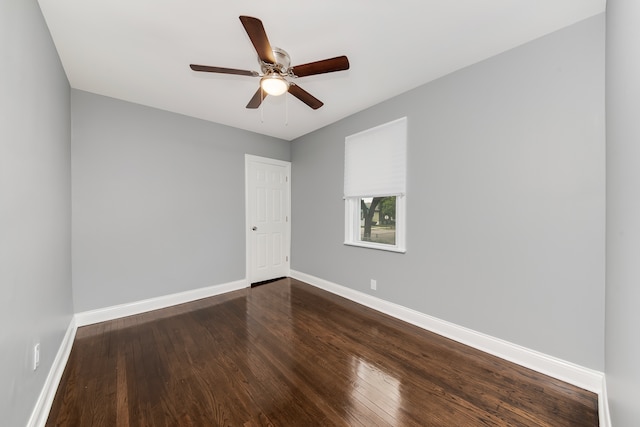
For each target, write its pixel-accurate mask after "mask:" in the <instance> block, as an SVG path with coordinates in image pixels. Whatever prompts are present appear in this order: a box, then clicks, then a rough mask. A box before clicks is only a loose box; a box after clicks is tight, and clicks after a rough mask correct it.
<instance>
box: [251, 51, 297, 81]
mask: <svg viewBox="0 0 640 427" xmlns="http://www.w3.org/2000/svg"><path fill="white" fill-rule="evenodd" d="M271 51H272V52H273V56H274V58H275V59H276V62H275V64H269V63H267V62H264V61H261V60H260V58H258V61H260V67H261V68H262V72H263V73H264V74H268V73H269V72H273V71H275V72H277V73H280V74H284V75H286V74H289V68H290V67H291V57H289V54H288V53H287V52H286V51H285V50H284V49H280V48H279V47H275V46H274V47H272V49H271Z"/></svg>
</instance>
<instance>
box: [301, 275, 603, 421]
mask: <svg viewBox="0 0 640 427" xmlns="http://www.w3.org/2000/svg"><path fill="white" fill-rule="evenodd" d="M291 277H293V278H294V279H298V280H301V281H303V282H306V283H309V284H311V285H313V286H316V287H318V288H321V289H324V290H326V291H328V292H331V293H334V294H336V295H340V296H342V297H344V298H347V299H350V300H352V301H354V302H357V303H359V304H362V305H364V306H367V307H369V308H372V309H374V310H377V311H380V312H382V313H385V314H388V315H390V316H392V317H395V318H397V319H400V320H403V321H405V322H407V323H411V324H412V325H415V326H418V327H420V328H422V329H426V330H428V331H431V332H435V333H436V334H438V335H442V336H444V337H447V338H450V339H452V340H454V341H457V342H460V343H462V344H466V345H469V346H471V347H474V348H477V349H478V350H482V351H484V352H486V353H489V354H492V355H494V356H498V357H500V358H502V359H505V360H508V361H510V362H513V363H516V364H518V365H520V366H524V367H525V368H529V369H532V370H534V371H537V372H540V373H542V374H545V375H549V376H551V377H554V378H557V379H559V380H562V381H565V382H567V383H569V384H573V385H575V386H577V387H580V388H583V389H585V390H588V391H591V392H593V393H596V394H598V397H599V398H598V401H599V402H600V401H602V402H603V405H606V396H605V395H603V391H604V390H603V385H604V373H602V372H599V371H595V370H592V369H589V368H585V367H582V366H579V365H576V364H573V363H571V362H567V361H565V360H561V359H558V358H556V357H553V356H549V355H546V354H543V353H540V352H538V351H535V350H531V349H528V348H525V347H522V346H520V345H517V344H513V343H510V342H508V341H504V340H501V339H499V338H495V337H492V336H489V335H486V334H483V333H480V332H476V331H474V330H471V329H468V328H465V327H462V326H458V325H456V324H453V323H450V322H447V321H444V320H441V319H438V318H436V317H432V316H429V315H427V314H424V313H421V312H418V311H415V310H412V309H410V308H407V307H403V306H401V305H398V304H394V303H392V302H389V301H385V300H383V299H380V298H377V297H374V296H371V295H368V294H365V293H363V292H360V291H356V290H354V289H351V288H348V287H346V286H342V285H338V284H336V283H332V282H329V281H327V280H324V279H320V278H318V277H315V276H312V275H309V274H305V273H302V272H299V271H295V270H291ZM604 409H605V408H603V409H602V410H601V411H599V413H600V418H601V422H600V425H601V426H609V425H610V422H609V424H605V423H603V422H602V417H603V416H604V415H605V414H608V408H606V413H605V410H604Z"/></svg>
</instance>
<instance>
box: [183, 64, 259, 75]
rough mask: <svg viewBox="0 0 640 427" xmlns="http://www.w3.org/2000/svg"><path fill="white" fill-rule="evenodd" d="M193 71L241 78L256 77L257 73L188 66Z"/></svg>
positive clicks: (204, 66) (233, 69)
mask: <svg viewBox="0 0 640 427" xmlns="http://www.w3.org/2000/svg"><path fill="white" fill-rule="evenodd" d="M189 67H191V69H192V70H193V71H204V72H206V73H222V74H239V75H241V76H250V77H258V76H259V75H260V74H258V72H257V71H249V70H238V69H236V68H223V67H210V66H208V65H196V64H191V65H189Z"/></svg>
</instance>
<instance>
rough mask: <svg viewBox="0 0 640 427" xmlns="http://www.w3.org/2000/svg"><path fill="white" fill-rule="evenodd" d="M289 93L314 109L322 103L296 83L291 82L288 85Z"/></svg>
mask: <svg viewBox="0 0 640 427" xmlns="http://www.w3.org/2000/svg"><path fill="white" fill-rule="evenodd" d="M289 93H290V94H291V95H293V96H295V97H296V98H298V99H299V100H300V101H302V102H304V103H305V104H307V105H308V106H309V107H311V108H313V109H314V110H317V109H318V108H320V107H322V106H323V105H324V103H323V102H322V101H320V100H319V99H318V98H316V97H314V96H313V95H311V94H310V93H309V92H307V91H306V90H304V89H302V88H301V87H300V86H298V85H296V84H293V83H292V84H291V85H289Z"/></svg>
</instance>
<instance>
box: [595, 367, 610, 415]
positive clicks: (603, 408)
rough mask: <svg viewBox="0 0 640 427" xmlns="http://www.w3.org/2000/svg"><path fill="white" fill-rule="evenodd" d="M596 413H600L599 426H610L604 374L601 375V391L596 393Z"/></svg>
mask: <svg viewBox="0 0 640 427" xmlns="http://www.w3.org/2000/svg"><path fill="white" fill-rule="evenodd" d="M598 415H600V427H611V413H610V412H609V396H608V395H607V378H606V377H605V376H604V375H603V376H602V392H601V393H599V394H598Z"/></svg>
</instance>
